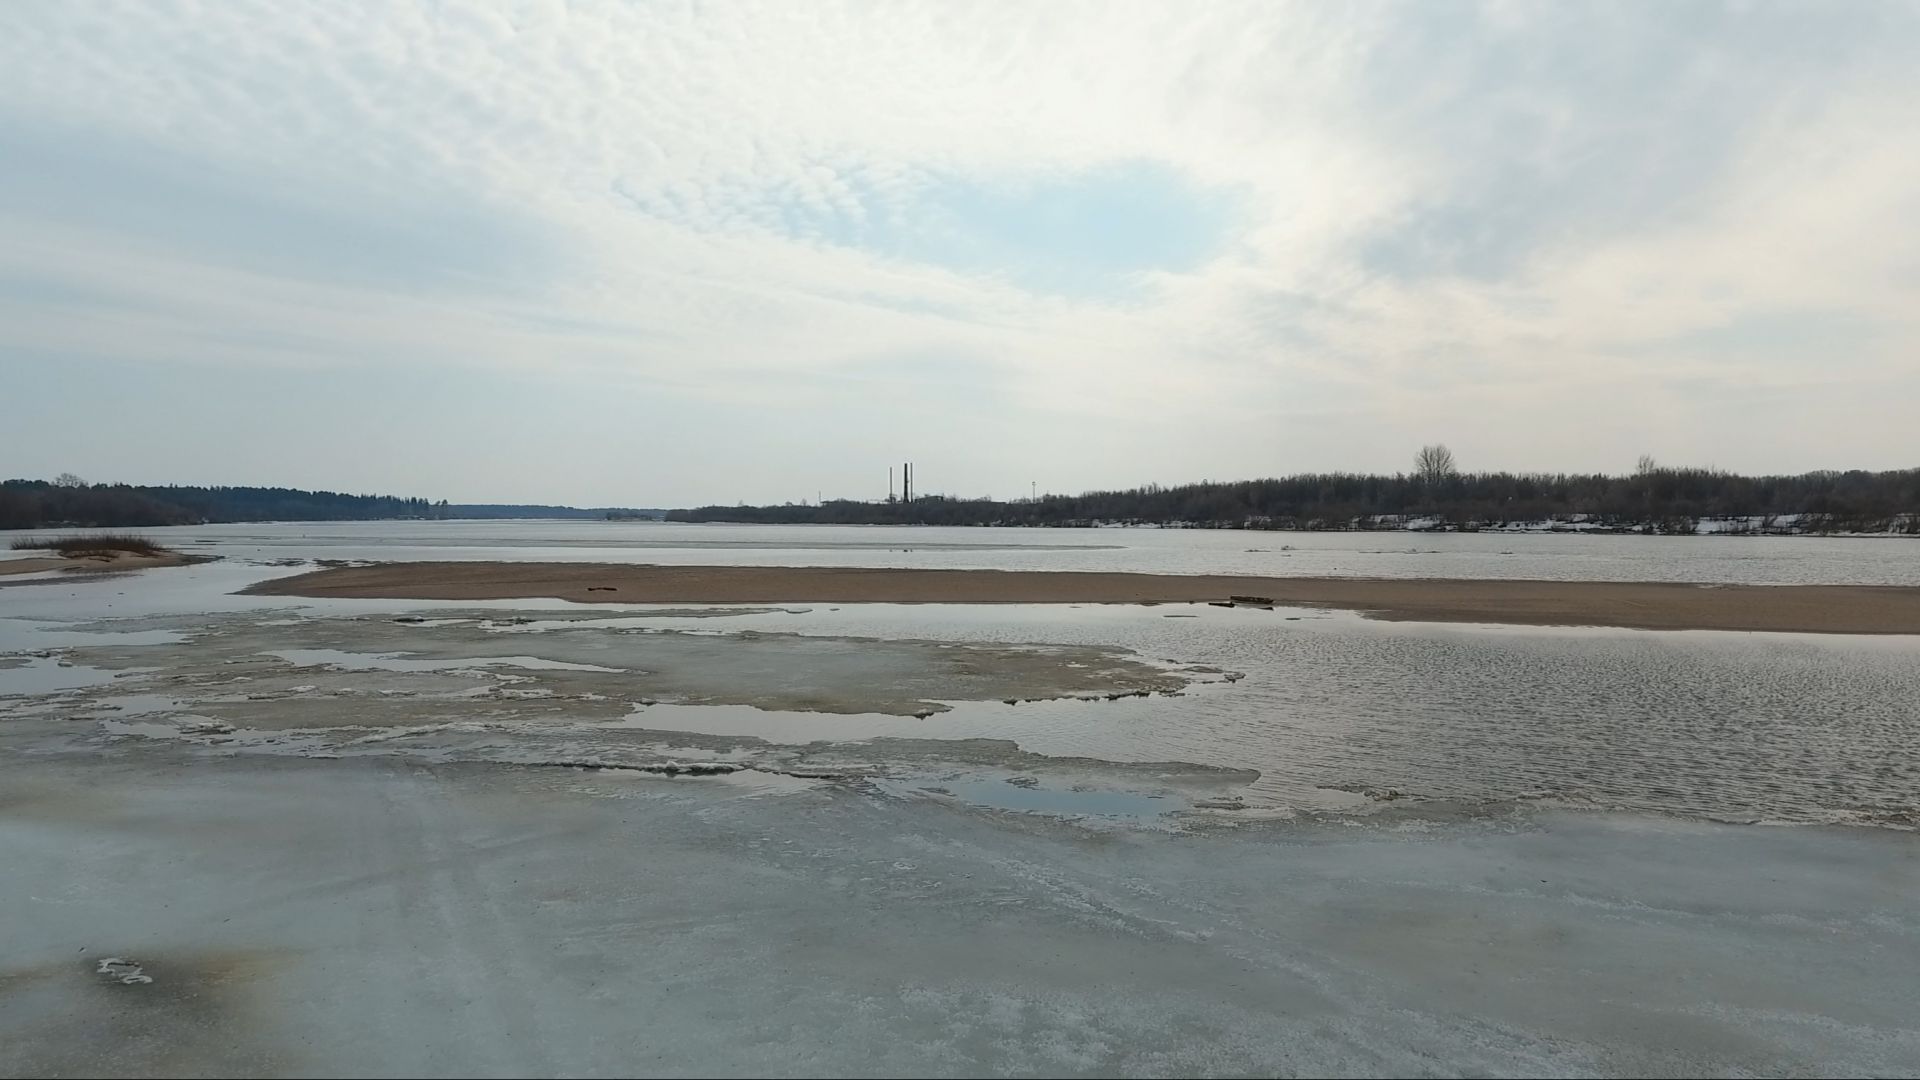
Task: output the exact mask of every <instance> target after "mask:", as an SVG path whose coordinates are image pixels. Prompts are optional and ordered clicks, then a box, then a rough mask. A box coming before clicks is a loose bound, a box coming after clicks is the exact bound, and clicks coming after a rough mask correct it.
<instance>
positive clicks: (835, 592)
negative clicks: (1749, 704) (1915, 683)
mask: <svg viewBox="0 0 1920 1080" xmlns="http://www.w3.org/2000/svg"><path fill="white" fill-rule="evenodd" d="M246 591H247V592H249V593H256V594H262V595H267V596H312V597H355V598H363V599H395V600H508V599H522V598H536V597H553V598H556V599H560V600H574V601H582V602H586V603H595V602H600V603H627V604H860V603H888V604H1070V603H1071V604H1146V603H1183V602H1189V603H1190V602H1200V601H1209V600H1224V599H1226V598H1227V597H1229V596H1236V595H1240V596H1249V595H1250V596H1259V597H1270V598H1272V599H1273V600H1274V601H1275V602H1276V603H1279V604H1283V605H1293V606H1299V607H1326V608H1351V609H1354V610H1358V611H1363V612H1366V613H1367V614H1369V615H1372V616H1374V617H1376V618H1381V619H1405V620H1414V621H1422V622H1429V621H1431V622H1476V623H1518V624H1525V625H1534V626H1556V625H1557V626H1624V627H1635V628H1640V629H1646V630H1767V631H1791V632H1803V633H1825V634H1920V588H1906V587H1896V586H1875V585H1780V586H1769V585H1717V586H1703V585H1675V584H1663V583H1641V582H1612V581H1462V580H1435V579H1415V580H1404V581H1403V580H1388V579H1382V578H1270V577H1218V576H1197V575H1196V576H1187V575H1171V574H1100V573H1076V572H1052V571H1023V570H881V569H854V568H840V567H788V566H642V565H633V564H625V563H616V564H609V563H530V562H417V563H379V564H376V565H372V566H346V567H336V568H333V569H327V570H318V571H314V572H313V573H308V574H298V575H295V576H293V577H285V578H279V579H276V580H273V581H265V582H261V583H260V584H258V585H255V586H253V587H252V588H249V589H248V590H246Z"/></svg>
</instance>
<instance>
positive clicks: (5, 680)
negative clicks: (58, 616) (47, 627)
mask: <svg viewBox="0 0 1920 1080" xmlns="http://www.w3.org/2000/svg"><path fill="white" fill-rule="evenodd" d="M25 659H26V663H24V664H19V665H17V666H14V667H0V697H32V696H35V695H38V694H57V693H60V692H61V691H63V690H84V689H87V688H88V687H92V686H105V685H107V684H108V683H110V682H112V681H113V677H114V676H115V675H116V674H118V673H117V672H112V671H102V670H101V669H99V668H92V667H83V666H80V665H78V664H75V665H71V666H68V665H63V664H62V663H61V662H60V660H59V658H57V657H53V656H30V657H26V658H25Z"/></svg>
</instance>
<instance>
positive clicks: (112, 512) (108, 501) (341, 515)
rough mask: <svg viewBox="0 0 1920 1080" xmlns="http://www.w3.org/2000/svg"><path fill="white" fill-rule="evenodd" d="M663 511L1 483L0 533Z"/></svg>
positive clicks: (67, 480)
mask: <svg viewBox="0 0 1920 1080" xmlns="http://www.w3.org/2000/svg"><path fill="white" fill-rule="evenodd" d="M664 513H665V512H664V511H661V510H634V509H622V508H613V507H603V508H599V509H591V510H583V509H579V508H577V507H571V506H538V505H524V504H518V503H466V504H463V503H449V502H447V501H446V500H445V499H442V500H440V501H438V502H432V501H429V500H427V499H419V498H398V497H396V496H392V495H346V494H342V493H340V492H335V491H302V490H300V489H298V488H267V487H185V486H176V485H168V486H165V487H140V486H135V485H131V484H89V483H86V482H85V481H83V480H81V479H79V478H78V477H75V476H63V477H60V478H59V479H57V480H52V481H47V480H8V481H5V482H4V483H0V529H44V528H79V527H91V526H152V525H199V524H210V523H217V522H238V521H375V520H390V519H396V518H424V519H448V518H553V517H561V518H589V519H633V518H657V517H660V516H662V515H663V514H664Z"/></svg>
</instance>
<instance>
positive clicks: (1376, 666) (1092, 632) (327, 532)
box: [0, 522, 1920, 825]
mask: <svg viewBox="0 0 1920 1080" xmlns="http://www.w3.org/2000/svg"><path fill="white" fill-rule="evenodd" d="M156 532H165V531H164V530H156ZM163 538H164V539H166V540H168V541H169V542H172V543H175V544H179V545H182V546H192V547H197V548H199V549H202V550H207V551H210V552H215V553H220V554H223V555H225V556H227V558H226V559H225V560H224V561H220V562H214V563H208V564H204V565H200V566H192V567H185V568H178V569H168V570H162V571H150V572H145V573H141V574H135V575H123V576H114V577H107V578H101V579H97V580H69V579H61V580H58V581H56V582H53V583H50V584H37V585H13V586H7V587H0V654H3V653H9V652H12V653H20V652H24V651H28V650H34V649H44V648H48V647H58V646H75V645H81V644H84V643H85V642H87V641H89V640H103V641H104V640H118V641H119V643H122V644H138V643H141V642H154V643H158V642H161V641H171V640H174V637H173V636H172V635H171V634H163V635H161V636H160V637H159V638H156V637H154V630H153V628H152V627H151V626H148V625H143V624H141V623H140V622H138V621H134V622H130V623H127V624H125V627H126V628H127V629H132V630H138V631H139V633H138V634H137V635H120V634H113V633H83V632H78V631H76V629H75V624H76V622H83V621H85V620H92V619H99V618H101V617H107V618H116V619H117V618H122V617H125V618H134V617H139V616H148V615H179V614H209V615H210V614H213V613H222V612H224V613H229V614H230V615H237V616H240V617H244V618H256V619H258V620H260V621H261V623H262V625H266V624H268V623H270V622H272V621H274V620H286V619H301V618H313V617H331V616H339V615H343V614H356V613H372V612H393V613H397V612H402V611H416V610H417V611H422V612H427V613H432V612H435V611H443V612H444V611H449V610H454V609H475V608H481V609H487V610H508V609H513V610H559V609H565V608H566V606H565V605H557V604H556V603H555V602H553V601H530V602H520V603H516V602H502V603H495V604H484V605H476V604H472V603H463V604H432V603H421V602H401V601H290V600H287V599H284V598H256V597H243V596H236V595H233V591H234V590H236V589H238V588H240V587H242V586H244V585H246V584H248V583H250V582H252V581H255V580H259V579H262V578H266V577H272V576H277V575H280V574H286V573H294V572H298V571H299V570H300V569H302V568H305V567H306V566H307V565H308V561H309V560H313V559H319V558H414V557H438V558H503V559H513V558H562V557H565V558H599V559H623V560H633V561H653V562H681V563H693V562H714V563H751V564H783V563H792V564H814V565H881V566H886V565H945V566H982V567H1003V568H1016V567H1017V568H1056V569H1126V570H1156V571H1177V572H1199V571H1217V572H1228V571H1231V572H1257V571H1265V572H1280V571H1277V570H1275V568H1276V567H1285V568H1286V569H1288V570H1295V571H1298V572H1306V573H1329V572H1336V571H1338V572H1352V573H1366V574H1374V575H1379V576H1394V575H1397V574H1408V575H1410V574H1419V575H1431V576H1460V575H1468V574H1472V573H1475V572H1481V573H1482V576H1513V577H1561V578H1580V577H1593V578H1614V579H1623V580H1699V581H1767V582H1778V581H1820V582H1892V583H1908V584H1920V575H1917V574H1916V573H1915V570H1914V564H1915V557H1916V556H1920V548H1917V547H1914V546H1913V545H1912V544H1910V543H1908V542H1905V541H1900V540H1867V539H1811V538H1780V537H1762V538H1735V537H1701V538H1675V539H1667V538H1657V537H1633V536H1564V535H1556V536H1501V537H1490V536H1484V535H1479V536H1475V535H1467V536H1414V535H1408V534H1371V535H1358V536H1356V535H1350V534H1348V535H1334V534H1312V535H1299V534H1257V533H1215V532H1193V531H1173V530H1165V531H1162V530H1079V531H1072V530H996V529H925V530H918V529H914V530H909V529H869V528H848V529H835V528H821V529H812V528H764V529H763V528H733V527H719V528H715V527H707V526H672V525H661V524H644V523H642V524H632V523H608V524H602V523H595V522H586V523H576V522H535V523H529V522H508V523H499V522H472V523H438V522H396V523H379V524H364V523H362V524H351V525H327V526H314V525H289V526H220V527H203V528H198V529H182V530H175V531H173V532H171V533H168V534H167V535H165V536H164V537H163ZM895 544H897V545H899V546H887V545H895ZM1282 544H1293V545H1295V550H1293V551H1279V550H1277V549H1278V548H1279V547H1280V546H1281V545H1282ZM595 545H598V546H595ZM1248 547H1264V548H1267V549H1268V550H1264V551H1256V552H1249V551H1247V550H1246V548H1248ZM1396 547H1397V548H1398V550H1390V549H1394V548H1396ZM1414 551H1417V552H1418V553H1417V554H1415V553H1409V552H1414ZM1501 551H1512V552H1514V554H1512V555H1502V554H1499V553H1500V552H1501ZM1295 559H1297V560H1298V561H1297V562H1294V561H1285V562H1283V561H1282V560H1295ZM275 560H283V561H291V562H293V563H295V564H296V565H288V566H272V565H264V563H266V562H269V561H275ZM1492 570H1508V571H1512V572H1511V573H1510V574H1506V575H1495V574H1494V573H1492V572H1491V571H1492ZM582 611H591V612H592V613H593V614H594V615H596V616H602V617H604V619H605V623H604V631H605V633H607V634H608V635H613V634H615V633H616V632H617V631H618V630H620V629H621V627H622V625H623V624H629V623H631V624H638V625H647V626H655V627H662V628H679V629H683V630H687V631H696V630H697V631H701V632H704V633H718V634H738V633H741V632H743V631H760V632H766V631H776V632H780V633H788V634H792V633H798V634H802V635H825V636H836V637H845V638H860V637H872V638H882V639H919V640H932V641H954V642H1031V643H1058V644H1073V645H1104V646H1118V647H1122V648H1125V649H1128V650H1131V651H1133V652H1135V653H1137V654H1139V655H1140V656H1142V657H1144V658H1147V659H1149V660H1153V661H1156V662H1164V661H1171V662H1174V663H1179V664H1205V665H1213V666H1217V667H1220V668H1224V669H1227V670H1230V671H1233V672H1238V673H1243V674H1244V675H1245V678H1244V679H1241V680H1239V681H1236V682H1231V683H1217V684H1213V685H1207V686H1197V687H1194V688H1191V689H1190V691H1189V692H1188V693H1187V694H1185V695H1184V696H1180V697H1162V696H1154V697H1150V698H1139V699H1131V698H1130V699H1122V700H1115V701H1061V702H1040V703H1025V704H1019V705H1006V704H1003V703H1001V702H999V701H983V702H954V703H951V704H952V708H951V710H950V711H946V712H942V713H941V714H940V715H938V716H937V717H934V718H930V719H919V718H913V717H903V716H885V715H878V714H855V715H845V714H837V715H836V714H827V713H811V712H791V711H778V710H767V709H749V708H745V707H738V706H701V705H679V706H675V705H663V706H660V707H658V709H657V710H656V711H655V712H654V713H653V714H652V715H651V716H648V715H647V714H646V713H645V712H637V713H636V715H635V716H634V717H633V718H631V719H630V720H628V721H626V722H625V723H629V724H643V725H647V726H650V727H653V726H657V727H659V728H662V729H671V730H675V731H687V732H696V733H703V734H708V735H742V736H750V737H753V738H756V739H764V740H767V741H768V742H770V743H790V744H806V743H812V742H815V741H821V740H826V741H835V742H858V741H860V740H865V739H874V738H912V739H968V738H992V739H1002V740H1007V741H1008V742H1010V743H1012V744H1014V745H1016V746H1017V747H1018V748H1019V749H1020V750H1021V751H1023V752H1025V753H1029V754H1040V755H1049V756H1052V757H1059V758H1086V759H1097V760H1103V761H1113V762H1156V761H1171V762H1190V763H1194V764H1199V765H1207V766H1220V767H1225V768H1232V769H1252V770H1257V771H1258V772H1259V774H1260V776H1259V779H1258V780H1257V781H1254V782H1253V783H1252V784H1251V785H1249V786H1248V787H1247V789H1246V790H1245V792H1244V793H1243V794H1244V796H1245V798H1246V799H1247V801H1248V804H1249V806H1252V807H1256V808H1258V807H1278V808H1287V807H1295V808H1298V807H1307V808H1326V807H1328V806H1329V805H1330V802H1329V793H1330V792H1343V793H1350V794H1353V795H1358V796H1363V797H1364V798H1366V799H1368V800H1371V801H1375V802H1378V803H1381V804H1383V805H1384V804H1387V803H1399V802H1401V801H1402V800H1414V801H1418V800H1445V801H1464V802H1483V801H1498V800H1516V799H1520V800H1527V799H1551V800H1558V801H1564V802H1568V803H1572V804H1575V805H1583V806H1595V807H1609V808H1620V809H1628V810H1636V811H1651V812H1657V813H1663V814H1672V815H1681V816H1690V817H1710V818H1719V819H1728V820H1737V821H1771V822H1843V823H1863V824H1883V825H1885V824H1890V825H1911V824H1914V823H1916V822H1920V639H1916V638H1912V637H1873V638H1869V637H1846V636H1820V635H1779V634H1741V633H1718V632H1649V631H1631V630H1567V629H1541V628H1511V627H1473V626H1449V625H1433V624H1417V623H1382V622H1373V621H1369V620H1366V619H1364V618H1362V617H1360V616H1357V615H1353V614H1350V613H1342V612H1324V611H1312V610H1288V609H1280V610H1276V611H1257V610H1244V609H1221V608H1213V607H1208V606H1205V605H1197V606H1180V607H1174V606H1161V607H1124V606H1123V607H1114V606H1086V607H1078V606H1022V605H1011V606H997V605H996V606H966V605H914V606H895V605H843V606H837V607H829V606H818V607H811V608H796V609H791V610H777V611H771V612H769V611H764V610H760V611H755V612H748V613H742V614H737V615H733V616H730V617H725V618H688V617H683V616H676V615H668V614H663V613H661V612H660V611H658V610H652V611H650V610H649V609H646V608H644V607H622V606H614V605H594V606H592V607H590V608H582V607H574V608H571V609H568V612H569V613H571V614H577V613H579V612H582ZM1169 615H1182V616H1192V617H1182V618H1169V617H1168V616H1169ZM113 628H114V627H112V626H111V625H108V626H104V627H99V628H95V629H113ZM510 636H511V641H510V642H509V641H503V640H496V641H494V642H492V643H491V648H490V649H488V650H487V651H484V652H474V653H472V654H471V655H473V656H493V657H499V656H510V657H514V658H516V661H515V664H516V670H520V671H522V672H523V673H524V674H527V675H530V676H534V677H540V676H541V675H542V674H543V673H542V671H541V670H540V669H539V667H538V665H539V664H541V663H543V662H544V663H548V664H554V663H558V664H567V663H577V662H579V661H581V660H583V659H591V657H588V656H585V655H583V654H581V653H579V652H577V651H571V650H577V649H578V648H579V643H578V635H566V638H567V640H568V641H569V642H571V644H568V645H566V646H565V648H563V647H562V642H561V638H562V637H563V635H558V634H555V635H550V636H543V631H542V630H541V629H540V627H539V626H538V625H535V626H533V627H532V628H530V629H528V630H526V631H525V632H518V633H513V634H511V635H510ZM610 647H611V648H618V647H619V646H618V645H612V646H610ZM303 659H311V658H303ZM333 659H335V660H338V659H339V658H338V657H333ZM400 662H401V663H402V664H404V663H405V662H406V661H405V658H402V659H401V661H400ZM608 663H610V664H613V666H620V667H625V666H627V662H626V661H618V662H615V661H608ZM795 663H796V664H798V663H800V661H797V660H796V661H795ZM529 665H533V666H529ZM428 666H431V664H429V665H428ZM635 666H638V665H637V664H636V665H635ZM53 671H54V669H52V668H49V667H48V665H47V662H46V661H44V660H40V659H36V660H34V661H33V662H32V663H30V664H16V665H14V666H12V667H8V666H6V665H4V664H0V695H8V694H12V695H21V696H30V695H36V694H41V693H44V692H46V691H49V690H52V689H56V688H57V687H56V686H55V685H54V683H52V682H49V681H48V680H50V679H53V680H54V681H55V682H57V683H58V685H59V686H68V685H73V686H79V685H83V684H86V683H88V682H89V681H92V680H93V679H94V676H92V675H90V674H88V673H86V672H84V671H77V670H73V669H60V673H59V674H58V676H57V677H56V676H55V675H54V674H53ZM802 674H804V672H802V671H801V670H800V669H799V668H797V667H796V669H795V679H796V680H798V679H799V677H800V676H801V675H802ZM761 676H763V677H770V678H775V679H776V681H777V672H774V673H771V674H769V673H767V672H762V673H761ZM529 685H534V686H537V685H539V684H538V683H534V684H529Z"/></svg>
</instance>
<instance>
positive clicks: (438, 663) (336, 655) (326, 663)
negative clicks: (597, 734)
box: [266, 649, 626, 675]
mask: <svg viewBox="0 0 1920 1080" xmlns="http://www.w3.org/2000/svg"><path fill="white" fill-rule="evenodd" d="M266 655H268V656H277V657H279V658H280V659H282V660H285V661H286V662H287V663H289V664H292V665H293V666H295V667H337V668H344V669H346V670H348V671H457V670H459V669H461V668H476V667H495V666H501V667H518V668H527V669H529V670H532V671H599V672H605V673H607V674H611V675H621V674H625V673H626V669H625V668H614V667H601V666H600V665H598V664H576V663H572V662H570V661H566V660H547V659H544V658H542V657H538V656H475V657H460V658H455V659H425V660H415V659H408V658H406V657H404V656H402V655H401V654H399V653H357V652H348V651H347V650H345V649H273V650H269V651H268V652H267V653H266Z"/></svg>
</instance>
